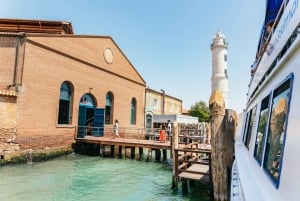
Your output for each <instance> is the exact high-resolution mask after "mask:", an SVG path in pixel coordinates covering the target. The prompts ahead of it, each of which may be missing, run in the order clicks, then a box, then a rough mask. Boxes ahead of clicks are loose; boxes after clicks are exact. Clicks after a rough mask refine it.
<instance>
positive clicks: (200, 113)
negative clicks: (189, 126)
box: [189, 101, 210, 122]
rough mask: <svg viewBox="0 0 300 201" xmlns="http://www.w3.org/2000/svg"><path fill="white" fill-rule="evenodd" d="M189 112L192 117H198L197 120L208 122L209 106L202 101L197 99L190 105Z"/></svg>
mask: <svg viewBox="0 0 300 201" xmlns="http://www.w3.org/2000/svg"><path fill="white" fill-rule="evenodd" d="M189 114H190V115H191V116H193V117H198V119H199V122H209V119H210V111H209V107H208V106H207V104H206V103H205V102H204V101H199V102H196V103H195V104H194V105H192V106H191V109H190V111H189Z"/></svg>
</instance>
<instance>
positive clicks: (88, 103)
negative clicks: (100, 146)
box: [77, 94, 104, 138]
mask: <svg viewBox="0 0 300 201" xmlns="http://www.w3.org/2000/svg"><path fill="white" fill-rule="evenodd" d="M103 131H104V109H103V108H96V101H95V98H94V97H93V96H92V95H91V94H84V95H83V96H82V97H81V99H80V102H79V112H78V131H77V137H80V138H83V137H84V136H85V135H92V136H103Z"/></svg>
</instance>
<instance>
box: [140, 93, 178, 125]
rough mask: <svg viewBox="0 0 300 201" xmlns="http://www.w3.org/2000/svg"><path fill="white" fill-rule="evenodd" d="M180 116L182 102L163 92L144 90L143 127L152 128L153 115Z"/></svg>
mask: <svg viewBox="0 0 300 201" xmlns="http://www.w3.org/2000/svg"><path fill="white" fill-rule="evenodd" d="M180 114H182V100H180V99H178V98H175V97H173V96H170V95H168V94H166V93H165V91H164V90H161V91H156V90H153V89H150V88H146V103H145V127H146V128H153V123H154V122H153V116H154V115H180Z"/></svg>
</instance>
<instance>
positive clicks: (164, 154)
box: [163, 149, 167, 162]
mask: <svg viewBox="0 0 300 201" xmlns="http://www.w3.org/2000/svg"><path fill="white" fill-rule="evenodd" d="M165 161H167V150H166V149H163V162H165Z"/></svg>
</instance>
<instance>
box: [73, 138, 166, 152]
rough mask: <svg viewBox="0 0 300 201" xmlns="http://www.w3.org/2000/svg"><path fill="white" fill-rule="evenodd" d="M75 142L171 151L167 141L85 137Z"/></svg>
mask: <svg viewBox="0 0 300 201" xmlns="http://www.w3.org/2000/svg"><path fill="white" fill-rule="evenodd" d="M75 140H76V142H86V143H94V144H100V145H116V146H132V147H143V148H152V149H169V150H170V149H171V144H170V142H169V141H166V142H159V141H154V140H146V139H131V138H123V137H117V138H116V137H114V136H106V137H94V136H85V137H84V138H76V139H75Z"/></svg>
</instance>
